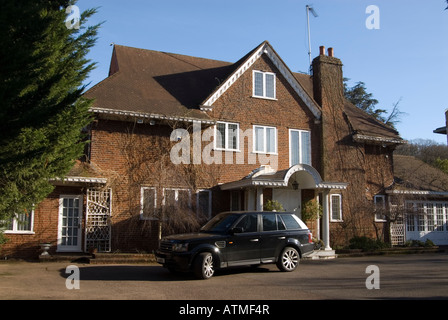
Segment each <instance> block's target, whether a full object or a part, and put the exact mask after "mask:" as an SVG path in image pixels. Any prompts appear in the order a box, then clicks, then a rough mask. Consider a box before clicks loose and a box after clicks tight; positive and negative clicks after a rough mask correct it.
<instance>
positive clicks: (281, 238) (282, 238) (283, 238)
mask: <svg viewBox="0 0 448 320" xmlns="http://www.w3.org/2000/svg"><path fill="white" fill-rule="evenodd" d="M278 239H279V240H285V239H286V237H278Z"/></svg>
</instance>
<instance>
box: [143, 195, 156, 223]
mask: <svg viewBox="0 0 448 320" xmlns="http://www.w3.org/2000/svg"><path fill="white" fill-rule="evenodd" d="M142 197H143V199H142V216H143V217H144V218H154V217H155V209H156V190H155V189H152V188H143V189H142Z"/></svg>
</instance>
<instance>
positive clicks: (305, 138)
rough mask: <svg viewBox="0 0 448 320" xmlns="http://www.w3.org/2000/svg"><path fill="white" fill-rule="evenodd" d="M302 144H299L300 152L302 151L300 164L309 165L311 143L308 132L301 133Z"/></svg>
mask: <svg viewBox="0 0 448 320" xmlns="http://www.w3.org/2000/svg"><path fill="white" fill-rule="evenodd" d="M301 134H302V139H301V140H302V141H301V142H302V144H301V149H302V150H301V151H302V163H303V164H308V165H311V141H310V132H309V131H302V132H301Z"/></svg>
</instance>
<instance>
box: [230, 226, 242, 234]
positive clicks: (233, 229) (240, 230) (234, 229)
mask: <svg viewBox="0 0 448 320" xmlns="http://www.w3.org/2000/svg"><path fill="white" fill-rule="evenodd" d="M230 232H231V233H232V234H235V233H242V232H243V228H241V227H235V228H232V230H231V231H230Z"/></svg>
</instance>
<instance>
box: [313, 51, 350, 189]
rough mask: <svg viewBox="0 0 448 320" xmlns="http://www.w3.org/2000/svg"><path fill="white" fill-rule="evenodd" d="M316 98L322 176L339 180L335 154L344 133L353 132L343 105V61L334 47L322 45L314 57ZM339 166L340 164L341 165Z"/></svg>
mask: <svg viewBox="0 0 448 320" xmlns="http://www.w3.org/2000/svg"><path fill="white" fill-rule="evenodd" d="M312 70H313V85H314V86H313V87H314V99H315V100H316V102H317V103H318V104H319V105H320V106H321V108H322V119H321V125H322V141H323V143H322V164H321V166H322V167H321V171H320V172H321V176H322V178H323V179H325V180H326V181H333V180H334V181H338V179H341V178H340V176H338V175H337V174H338V172H340V170H341V168H340V164H337V162H336V161H334V155H335V154H337V152H338V148H339V146H340V145H341V143H342V139H344V137H348V136H349V135H350V131H349V129H348V128H349V127H348V126H347V123H346V118H345V113H344V106H345V98H344V82H343V75H342V62H341V60H339V59H338V58H335V57H334V50H333V48H328V55H326V54H325V47H324V46H321V47H320V55H319V56H317V57H316V58H314V60H313V69H312ZM338 166H339V167H338Z"/></svg>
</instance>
